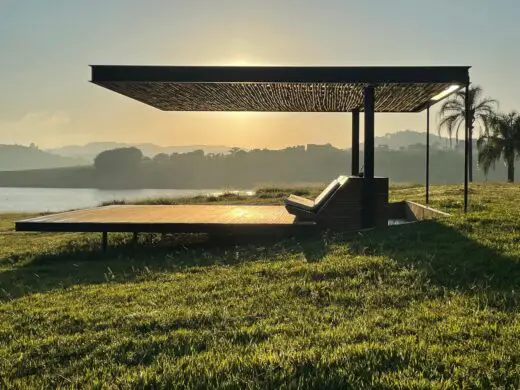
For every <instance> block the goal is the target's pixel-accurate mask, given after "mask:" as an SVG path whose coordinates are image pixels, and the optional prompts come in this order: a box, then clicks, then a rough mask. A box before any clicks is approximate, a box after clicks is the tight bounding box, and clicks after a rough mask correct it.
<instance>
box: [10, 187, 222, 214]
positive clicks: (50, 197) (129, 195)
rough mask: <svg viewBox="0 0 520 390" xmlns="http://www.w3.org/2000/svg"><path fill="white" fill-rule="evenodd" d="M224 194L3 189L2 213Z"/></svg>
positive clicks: (162, 191)
mask: <svg viewBox="0 0 520 390" xmlns="http://www.w3.org/2000/svg"><path fill="white" fill-rule="evenodd" d="M221 193H222V190H213V189H204V190H151V189H144V190H98V189H89V188H80V189H75V188H0V212H43V211H63V210H71V209H79V208H85V207H94V206H98V205H99V204H100V203H102V202H106V201H111V200H116V199H117V200H136V199H144V198H160V197H169V198H180V197H185V196H195V195H207V194H221Z"/></svg>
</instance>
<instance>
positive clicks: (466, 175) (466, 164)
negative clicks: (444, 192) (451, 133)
mask: <svg viewBox="0 0 520 390" xmlns="http://www.w3.org/2000/svg"><path fill="white" fill-rule="evenodd" d="M469 103H470V101H469V84H467V85H466V94H465V105H466V118H465V121H464V213H467V212H468V190H469V188H468V180H469V170H470V167H469V148H470V145H469V127H470V126H471V124H470V116H469V110H470V104H469Z"/></svg>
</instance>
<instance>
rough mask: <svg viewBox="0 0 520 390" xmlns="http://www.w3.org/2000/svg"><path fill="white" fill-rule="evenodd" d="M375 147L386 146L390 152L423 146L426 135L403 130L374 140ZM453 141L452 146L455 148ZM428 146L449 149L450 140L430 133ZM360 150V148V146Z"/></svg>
mask: <svg viewBox="0 0 520 390" xmlns="http://www.w3.org/2000/svg"><path fill="white" fill-rule="evenodd" d="M374 141H375V145H376V147H383V146H387V147H388V149H391V150H399V149H401V148H408V147H409V146H412V145H417V144H423V145H426V133H422V132H418V131H414V130H403V131H398V132H397V133H388V134H386V135H384V136H382V137H376V138H375V140H374ZM455 144H456V142H455V140H453V143H452V146H453V147H455ZM430 146H431V147H432V148H437V149H444V148H449V147H450V140H449V139H448V138H444V137H439V136H438V135H437V134H436V132H435V133H434V132H430ZM360 147H361V148H362V146H360Z"/></svg>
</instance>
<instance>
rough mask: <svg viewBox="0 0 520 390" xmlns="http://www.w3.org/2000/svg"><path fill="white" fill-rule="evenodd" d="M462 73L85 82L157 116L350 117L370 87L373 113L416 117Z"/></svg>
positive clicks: (138, 72)
mask: <svg viewBox="0 0 520 390" xmlns="http://www.w3.org/2000/svg"><path fill="white" fill-rule="evenodd" d="M468 69H469V68H468V67H439V68H431V67H419V68H418V67H414V68H403V67H400V68H327V67H320V68H305V67H303V68H278V67H275V68H263V67H253V68H250V67H128V66H94V67H93V77H92V82H94V83H95V84H98V85H100V86H102V87H105V88H108V89H110V90H112V91H115V92H118V93H120V94H122V95H125V96H128V97H130V98H133V99H135V100H138V101H140V102H143V103H145V104H148V105H150V106H153V107H156V108H158V109H160V110H164V111H266V112H351V111H353V110H356V109H361V110H362V109H363V89H364V87H365V86H366V85H374V87H375V110H376V112H417V111H421V110H423V109H424V108H426V106H427V105H429V104H430V103H431V102H432V101H431V99H432V98H433V97H434V96H436V95H438V94H439V93H441V92H443V91H445V90H446V89H447V88H449V87H450V86H452V85H460V86H462V85H464V84H466V83H467V82H469V75H468Z"/></svg>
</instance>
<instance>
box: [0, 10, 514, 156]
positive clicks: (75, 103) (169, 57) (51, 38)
mask: <svg viewBox="0 0 520 390" xmlns="http://www.w3.org/2000/svg"><path fill="white" fill-rule="evenodd" d="M376 3H377V4H378V5H377V6H374V3H371V4H370V5H368V4H366V2H362V1H350V2H348V4H347V3H346V2H341V1H339V0H329V1H323V2H314V1H306V2H301V1H300V2H296V1H291V0H289V1H287V2H284V3H283V4H279V2H276V1H274V0H271V1H266V2H263V3H262V4H257V3H256V4H253V3H252V2H247V1H246V2H239V1H232V0H227V1H222V2H220V3H219V4H218V6H217V5H216V4H214V3H212V2H211V1H209V0H201V1H199V2H197V4H192V3H190V4H185V3H183V2H181V1H162V0H157V1H155V2H154V5H155V6H154V7H152V6H150V5H149V4H144V3H142V2H138V1H123V0H114V1H112V2H110V3H108V4H107V3H106V2H102V1H100V0H95V1H92V2H89V3H88V4H85V3H82V2H68V3H66V4H60V5H59V6H57V5H54V6H49V5H45V4H42V3H41V2H38V1H36V0H33V1H27V2H24V3H23V4H21V3H18V2H16V3H15V2H11V3H9V5H7V7H6V8H4V9H5V10H6V12H3V13H2V15H0V25H1V26H2V27H0V28H1V31H2V33H3V34H0V49H1V50H2V52H3V53H8V54H9V55H7V56H5V58H3V59H2V61H0V83H1V84H2V85H3V86H4V88H2V90H1V91H0V143H2V144H5V143H10V144H16V143H17V144H27V145H28V144H30V143H34V144H37V145H38V146H39V147H40V148H42V149H54V148H59V147H62V146H68V145H82V144H87V143H89V142H123V143H134V144H135V143H138V144H141V143H153V144H156V145H158V146H171V145H177V146H189V145H208V146H209V145H233V146H236V147H240V148H245V149H253V148H260V149H261V148H269V149H281V148H285V147H287V146H293V145H301V144H327V143H330V144H331V145H333V146H335V147H338V148H349V147H350V114H348V115H345V114H343V115H342V114H330V113H257V112H254V113H180V112H175V113H165V112H161V111H159V110H156V109H154V108H151V107H148V106H146V105H144V104H142V103H139V102H136V101H132V100H131V99H128V98H126V97H123V96H120V95H117V94H114V93H110V92H109V91H106V90H103V89H102V88H99V87H97V86H95V85H92V84H90V83H89V82H88V79H89V71H90V68H89V64H92V63H103V64H131V65H141V64H153V65H294V66H312V65H323V66H327V65H329V66H334V65H336V66H378V65H469V66H472V69H471V71H470V72H471V79H472V82H473V83H475V84H478V85H481V86H482V87H483V88H484V91H485V93H486V95H489V96H491V97H493V98H496V99H498V100H499V101H500V103H501V109H502V110H506V111H508V110H510V109H513V108H515V107H520V98H519V97H518V96H517V95H516V91H518V90H520V80H519V79H518V77H515V76H516V68H517V63H518V62H519V60H520V54H519V53H515V52H513V51H509V50H508V47H512V45H513V46H514V44H515V43H516V42H515V37H517V36H519V35H520V27H519V26H518V25H517V24H516V21H515V18H514V15H516V14H517V12H516V13H515V12H513V11H514V10H518V11H520V4H518V3H516V2H514V1H513V0H502V1H501V2H500V3H499V4H490V3H489V2H486V1H485V0H478V1H469V0H464V1H460V2H459V3H457V4H452V3H451V2H450V1H448V0H442V1H438V2H436V3H435V4H421V5H420V6H419V5H417V3H416V2H415V1H412V0H398V1H395V2H392V4H389V2H386V1H382V0H376ZM468 9H470V10H471V12H468ZM273 11H276V12H273ZM439 20H443V24H444V26H443V28H442V29H439ZM367 21H371V23H372V25H371V26H370V28H369V32H368V33H367V32H365V31H364V29H365V27H366V22H367ZM402 21H405V22H402ZM93 27H95V28H93ZM475 29H478V31H479V39H478V40H476V39H470V37H472V36H473V35H474V31H475ZM36 31H37V32H38V33H37V34H35V33H34V32H36ZM410 31H413V34H410ZM360 34H362V35H363V42H360V40H359V39H358V37H357V35H360ZM466 37H467V38H466ZM483 48H485V50H484V49H483ZM353 58H355V60H353ZM425 117H426V115H425V114H424V113H420V114H406V115H404V114H378V115H377V116H376V136H383V135H384V134H386V133H395V132H398V131H400V130H402V129H407V128H408V129H410V128H413V129H417V131H424V130H425V124H426V123H425V122H426V120H425ZM431 118H432V120H431V133H432V134H436V133H437V131H436V130H437V109H433V110H432V116H431ZM361 133H362V132H361ZM114 139H117V140H118V141H112V140H114ZM362 140H363V137H362V134H361V141H362Z"/></svg>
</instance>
